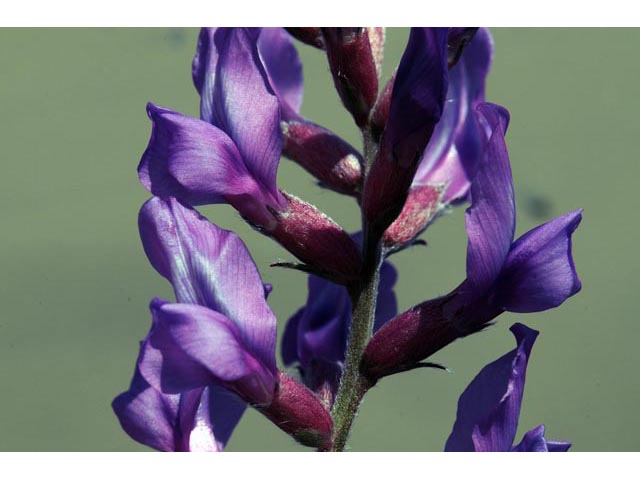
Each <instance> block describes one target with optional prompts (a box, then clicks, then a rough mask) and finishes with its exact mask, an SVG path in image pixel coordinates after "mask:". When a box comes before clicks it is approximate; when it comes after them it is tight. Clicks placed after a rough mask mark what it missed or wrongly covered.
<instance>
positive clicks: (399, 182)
mask: <svg viewBox="0 0 640 480" xmlns="http://www.w3.org/2000/svg"><path fill="white" fill-rule="evenodd" d="M416 155H417V154H416ZM417 167H418V159H416V160H415V161H414V162H411V163H409V164H403V163H400V162H398V161H397V160H396V158H395V157H394V156H393V154H392V152H391V149H390V148H388V144H385V143H384V142H383V144H382V145H381V148H380V150H379V151H378V155H377V156H376V159H375V161H374V162H373V165H372V166H371V170H370V171H369V174H368V175H367V178H366V181H365V186H364V192H363V196H362V198H363V200H362V210H363V212H364V216H365V218H366V220H367V222H368V224H369V227H370V228H371V229H372V230H373V231H374V232H375V233H376V234H377V235H382V233H383V232H384V231H385V230H386V229H387V227H389V225H391V223H393V222H394V221H395V220H396V218H397V217H398V215H399V214H400V212H401V211H402V208H403V206H404V203H405V201H406V199H407V195H408V194H409V189H410V188H411V182H412V180H413V176H414V175H415V173H416V169H417Z"/></svg>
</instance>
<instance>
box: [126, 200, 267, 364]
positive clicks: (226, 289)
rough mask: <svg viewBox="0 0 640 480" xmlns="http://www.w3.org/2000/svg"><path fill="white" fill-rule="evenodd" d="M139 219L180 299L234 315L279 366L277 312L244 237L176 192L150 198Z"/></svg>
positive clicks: (147, 244)
mask: <svg viewBox="0 0 640 480" xmlns="http://www.w3.org/2000/svg"><path fill="white" fill-rule="evenodd" d="M138 225H139V228H140V237H141V239H142V244H143V246H144V250H145V252H146V254H147V257H149V261H150V262H151V264H152V265H153V267H154V268H155V269H156V270H157V271H158V273H160V275H162V276H163V277H165V278H166V279H167V280H169V282H171V284H172V285H173V288H174V291H175V294H176V299H177V301H178V302H180V303H193V304H197V305H202V306H205V307H208V308H210V309H212V310H215V311H216V312H220V313H221V314H222V315H224V316H225V317H227V318H229V319H230V320H231V321H233V322H234V324H235V326H236V328H237V329H238V330H239V331H240V332H241V335H242V341H243V343H244V344H246V345H247V347H248V348H249V349H250V350H251V352H253V353H252V354H253V355H254V356H256V358H258V359H259V360H260V362H261V363H262V364H263V365H265V366H267V368H269V369H270V370H272V371H275V368H276V364H275V342H276V318H275V315H274V314H273V312H272V311H271V309H270V308H269V305H268V304H267V302H266V300H265V290H264V285H263V283H262V279H261V278H260V273H259V272H258V269H257V267H256V265H255V263H254V262H253V259H252V258H251V255H250V254H249V252H248V251H247V248H246V247H245V245H244V243H243V242H242V240H240V238H239V237H238V236H237V235H235V234H234V233H233V232H229V231H227V230H223V229H221V228H218V227H216V226H215V225H213V224H212V223H210V222H209V221H208V220H207V219H205V218H204V217H202V216H201V215H200V214H199V213H198V212H196V211H195V210H193V209H191V208H187V207H184V206H183V205H181V204H180V203H179V202H178V201H177V200H175V199H173V198H170V199H168V200H162V199H160V198H152V199H150V200H148V201H147V202H146V203H145V204H144V205H143V207H142V209H141V210H140V215H139V218H138Z"/></svg>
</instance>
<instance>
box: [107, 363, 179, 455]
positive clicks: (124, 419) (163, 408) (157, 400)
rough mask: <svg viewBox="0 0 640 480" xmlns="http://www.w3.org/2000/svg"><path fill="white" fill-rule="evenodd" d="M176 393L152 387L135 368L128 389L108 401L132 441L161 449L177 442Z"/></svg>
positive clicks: (170, 447) (176, 444)
mask: <svg viewBox="0 0 640 480" xmlns="http://www.w3.org/2000/svg"><path fill="white" fill-rule="evenodd" d="M179 403H180V395H167V394H164V393H161V392H159V391H158V390H155V389H154V388H152V387H151V386H150V385H149V384H148V383H147V381H146V380H145V379H144V378H143V377H142V375H140V372H139V371H138V369H137V368H136V372H135V374H134V377H133V380H132V381H131V386H130V387H129V390H127V391H126V392H124V393H121V394H120V395H118V396H117V397H116V398H115V400H114V401H113V403H112V407H113V411H114V412H115V414H116V416H117V417H118V420H120V425H121V426H122V429H123V430H124V431H125V432H127V435H129V436H130V437H131V438H133V439H134V440H135V441H136V442H139V443H142V444H143V445H147V446H148V447H151V448H154V449H156V450H160V451H163V452H173V451H175V450H176V449H177V448H178V446H179V432H178V431H177V416H178V406H179Z"/></svg>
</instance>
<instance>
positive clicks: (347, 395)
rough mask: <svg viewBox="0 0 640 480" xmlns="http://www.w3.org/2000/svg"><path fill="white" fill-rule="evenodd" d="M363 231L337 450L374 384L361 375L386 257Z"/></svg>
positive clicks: (336, 409)
mask: <svg viewBox="0 0 640 480" xmlns="http://www.w3.org/2000/svg"><path fill="white" fill-rule="evenodd" d="M364 143H365V160H366V166H365V168H366V170H368V168H369V167H370V165H371V162H372V161H373V157H374V156H375V152H376V145H375V142H373V140H372V138H371V135H370V134H369V132H368V131H365V132H364ZM362 232H363V245H362V251H363V269H362V274H361V277H360V280H359V282H358V283H357V284H356V285H354V286H352V287H351V288H350V292H349V293H350V295H351V302H352V305H353V314H352V318H351V328H350V330H349V340H348V343H347V351H346V354H345V363H344V372H343V373H342V378H341V379H340V387H339V388H338V393H337V396H336V401H335V403H334V406H333V412H332V413H333V422H334V429H333V451H336V452H340V451H342V450H344V448H345V446H346V443H347V439H348V438H349V432H350V431H351V425H352V424H353V421H354V419H355V417H356V415H357V414H358V408H359V407H360V403H361V402H362V398H363V397H364V395H365V393H366V392H367V390H369V388H370V387H371V386H372V385H371V383H370V381H369V380H367V379H366V378H365V377H363V376H362V375H361V374H360V362H361V360H362V354H363V353H364V349H365V347H366V346H367V342H368V341H369V339H370V338H371V334H372V331H373V322H374V318H375V311H376V299H377V297H378V284H379V283H380V265H381V263H382V255H381V248H380V237H379V236H378V235H376V234H374V233H372V232H371V231H370V230H369V229H368V227H367V223H366V221H364V219H363V222H362Z"/></svg>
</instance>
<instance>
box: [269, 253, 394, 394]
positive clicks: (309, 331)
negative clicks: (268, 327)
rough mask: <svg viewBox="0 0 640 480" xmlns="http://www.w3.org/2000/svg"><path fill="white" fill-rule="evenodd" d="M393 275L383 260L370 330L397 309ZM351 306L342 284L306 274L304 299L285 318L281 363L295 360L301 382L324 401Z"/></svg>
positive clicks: (335, 378) (333, 384)
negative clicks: (303, 304)
mask: <svg viewBox="0 0 640 480" xmlns="http://www.w3.org/2000/svg"><path fill="white" fill-rule="evenodd" d="M396 279H397V272H396V270H395V268H394V267H393V265H391V263H389V262H384V263H383V264H382V268H381V270H380V287H379V290H378V301H377V303H376V318H375V323H374V331H377V330H378V329H379V328H380V327H381V326H382V325H384V324H385V322H386V321H387V320H389V319H391V318H392V317H393V316H394V315H395V314H396V313H397V303H396V296H395V293H394V291H393V287H394V285H395V283H396ZM351 310H352V308H351V299H350V298H349V294H348V292H347V289H346V288H345V287H343V286H340V285H336V284H334V283H331V282H329V281H327V280H324V279H322V278H319V277H316V276H315V275H310V276H309V294H308V298H307V303H306V305H305V306H303V307H302V308H300V309H299V310H298V311H297V312H296V313H295V314H294V315H293V316H292V317H291V318H290V319H289V322H288V323H287V326H286V328H285V331H284V335H283V337H282V359H283V361H284V363H285V365H293V364H297V366H298V368H299V369H300V373H301V375H302V378H303V380H304V383H305V384H306V385H307V386H308V387H309V388H310V389H311V390H313V391H315V392H316V393H317V394H318V395H319V396H320V397H321V398H322V399H324V401H325V403H326V404H327V405H331V404H332V403H333V399H334V396H335V394H336V391H337V388H338V384H339V381H340V377H341V375H342V368H343V362H344V357H345V350H346V346H347V338H348V336H349V326H350V325H351Z"/></svg>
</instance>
